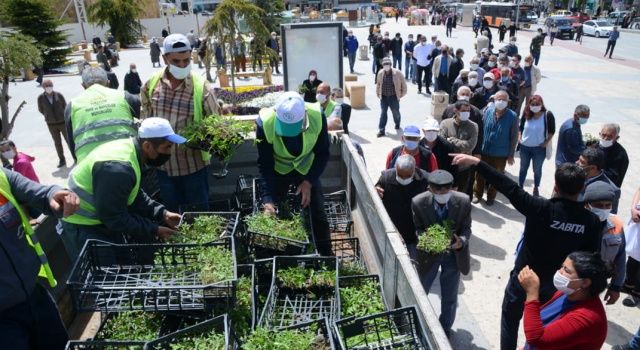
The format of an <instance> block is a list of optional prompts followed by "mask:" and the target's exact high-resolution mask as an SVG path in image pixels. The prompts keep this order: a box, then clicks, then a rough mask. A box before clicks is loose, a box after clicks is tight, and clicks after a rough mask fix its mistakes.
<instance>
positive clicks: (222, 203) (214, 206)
mask: <svg viewBox="0 0 640 350" xmlns="http://www.w3.org/2000/svg"><path fill="white" fill-rule="evenodd" d="M208 211H233V206H232V205H231V200H230V199H220V200H216V201H208V202H202V203H191V204H181V205H180V206H179V207H178V212H179V213H188V212H208Z"/></svg>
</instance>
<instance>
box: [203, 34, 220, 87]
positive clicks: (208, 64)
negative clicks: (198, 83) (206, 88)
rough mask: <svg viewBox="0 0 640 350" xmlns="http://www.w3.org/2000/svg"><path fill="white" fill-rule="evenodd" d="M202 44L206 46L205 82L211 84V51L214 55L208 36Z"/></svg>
mask: <svg viewBox="0 0 640 350" xmlns="http://www.w3.org/2000/svg"><path fill="white" fill-rule="evenodd" d="M204 42H205V45H206V46H207V50H206V51H205V53H204V69H205V72H206V74H207V81H208V82H212V81H213V79H212V78H211V52H212V51H213V52H214V53H215V47H214V48H213V50H211V45H212V42H211V37H210V36H207V37H206V38H205V39H204ZM216 74H217V73H216Z"/></svg>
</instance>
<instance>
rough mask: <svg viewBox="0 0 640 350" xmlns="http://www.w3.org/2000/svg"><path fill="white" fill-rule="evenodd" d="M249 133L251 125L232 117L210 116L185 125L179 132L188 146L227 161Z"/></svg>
mask: <svg viewBox="0 0 640 350" xmlns="http://www.w3.org/2000/svg"><path fill="white" fill-rule="evenodd" d="M251 131H253V125H252V124H251V123H247V122H246V121H240V120H237V119H235V118H234V117H232V116H220V115H210V116H208V117H205V118H203V119H202V120H200V121H197V122H193V123H191V124H189V125H187V126H186V127H185V128H184V129H182V130H181V135H182V136H184V137H185V138H186V139H187V145H188V146H190V147H193V148H198V149H201V150H203V151H205V152H209V153H211V154H213V155H214V156H216V157H217V158H218V159H219V160H221V161H228V160H229V159H231V157H232V156H233V154H234V153H235V150H236V148H237V147H238V146H239V145H240V144H242V143H243V142H244V140H245V138H246V137H247V136H248V134H249V133H250V132H251Z"/></svg>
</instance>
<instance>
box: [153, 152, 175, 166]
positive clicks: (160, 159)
mask: <svg viewBox="0 0 640 350" xmlns="http://www.w3.org/2000/svg"><path fill="white" fill-rule="evenodd" d="M169 159H171V154H164V153H158V156H157V157H156V158H154V159H147V165H148V166H152V167H160V166H162V165H164V163H166V162H168V161H169Z"/></svg>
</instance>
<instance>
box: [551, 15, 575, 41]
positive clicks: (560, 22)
mask: <svg viewBox="0 0 640 350" xmlns="http://www.w3.org/2000/svg"><path fill="white" fill-rule="evenodd" d="M573 22H575V20H571V19H569V18H567V17H564V16H551V17H549V18H547V20H546V21H544V25H545V26H546V27H551V25H552V24H555V25H556V28H558V32H557V33H556V38H557V39H569V40H572V39H573V34H574V33H575V29H574V28H573V25H572V23H573Z"/></svg>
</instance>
